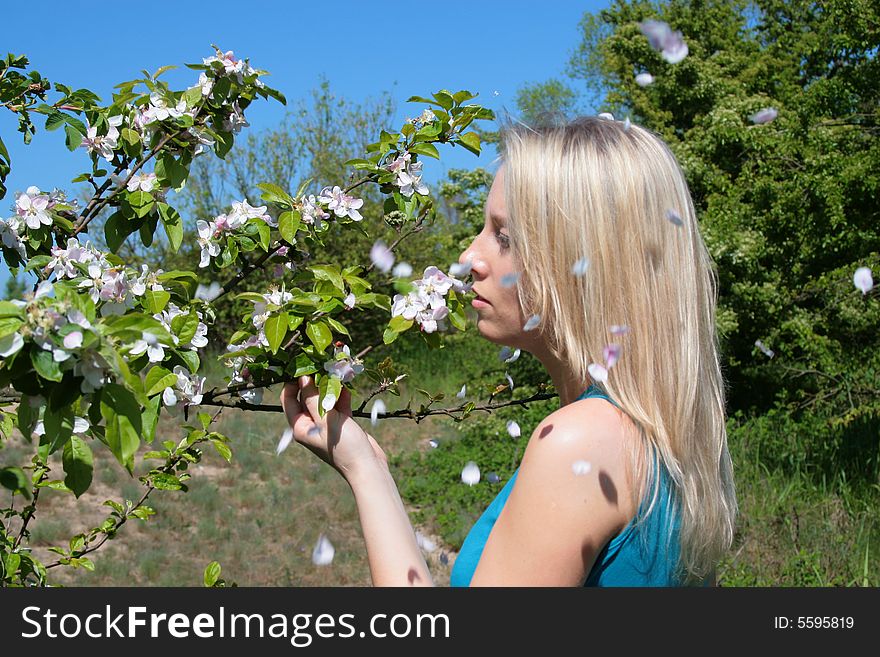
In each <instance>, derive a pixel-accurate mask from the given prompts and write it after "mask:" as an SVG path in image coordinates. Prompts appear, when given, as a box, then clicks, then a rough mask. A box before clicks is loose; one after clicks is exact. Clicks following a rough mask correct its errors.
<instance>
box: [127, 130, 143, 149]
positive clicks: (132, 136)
mask: <svg viewBox="0 0 880 657" xmlns="http://www.w3.org/2000/svg"><path fill="white" fill-rule="evenodd" d="M122 138H123V139H124V140H125V141H127V142H128V143H129V144H131V145H132V146H135V145H136V144H139V143H141V136H140V135H139V134H138V133H137V132H135V131H134V130H132V129H131V128H123V129H122Z"/></svg>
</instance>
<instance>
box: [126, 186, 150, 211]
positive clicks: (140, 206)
mask: <svg viewBox="0 0 880 657" xmlns="http://www.w3.org/2000/svg"><path fill="white" fill-rule="evenodd" d="M127 200H128V204H129V205H130V206H131V207H132V209H133V210H134V213H135V216H137V217H145V216H147V215H148V214H150V212H152V211H153V206H155V205H156V199H154V198H153V195H152V194H150V193H149V192H142V191H141V190H138V191H136V192H129V194H128V196H127Z"/></svg>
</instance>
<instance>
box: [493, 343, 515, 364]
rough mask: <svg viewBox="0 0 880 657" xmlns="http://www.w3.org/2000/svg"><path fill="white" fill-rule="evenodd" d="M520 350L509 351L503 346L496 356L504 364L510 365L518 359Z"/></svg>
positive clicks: (508, 348)
mask: <svg viewBox="0 0 880 657" xmlns="http://www.w3.org/2000/svg"><path fill="white" fill-rule="evenodd" d="M519 354H520V350H519V349H516V350H511V349H510V347H507V346H504V347H501V352H500V353H499V354H498V358H500V359H501V360H502V361H503V362H505V363H512V362H513V361H515V360H516V359H517V358H519Z"/></svg>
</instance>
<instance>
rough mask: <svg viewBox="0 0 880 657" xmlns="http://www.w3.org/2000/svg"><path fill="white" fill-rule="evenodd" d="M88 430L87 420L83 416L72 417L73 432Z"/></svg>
mask: <svg viewBox="0 0 880 657" xmlns="http://www.w3.org/2000/svg"><path fill="white" fill-rule="evenodd" d="M88 430H89V421H88V420H87V419H85V418H84V417H74V418H73V433H77V434H78V433H85V432H86V431H88Z"/></svg>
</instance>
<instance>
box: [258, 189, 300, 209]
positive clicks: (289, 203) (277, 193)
mask: <svg viewBox="0 0 880 657" xmlns="http://www.w3.org/2000/svg"><path fill="white" fill-rule="evenodd" d="M257 189H261V190H262V191H263V200H264V201H266V202H268V203H278V204H279V205H284V206H286V207H288V208H292V207H293V206H294V205H295V203H294V200H293V198H292V197H291V196H290V194H288V193H287V192H286V191H284V190H283V189H281V187H279V186H278V185H274V184H272V183H259V184H257Z"/></svg>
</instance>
